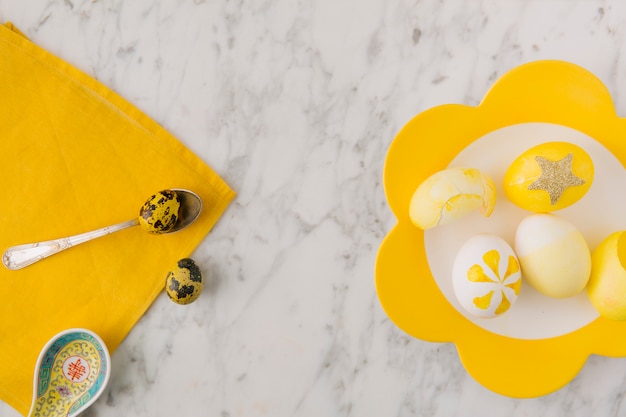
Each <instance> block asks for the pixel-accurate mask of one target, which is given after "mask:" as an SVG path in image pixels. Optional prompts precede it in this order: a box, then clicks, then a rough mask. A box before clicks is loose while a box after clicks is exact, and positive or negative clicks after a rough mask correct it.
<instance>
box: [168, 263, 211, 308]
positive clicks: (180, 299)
mask: <svg viewBox="0 0 626 417" xmlns="http://www.w3.org/2000/svg"><path fill="white" fill-rule="evenodd" d="M203 286H204V282H203V278H202V271H201V270H200V268H199V267H198V265H196V263H195V262H194V261H193V259H190V258H185V259H181V260H179V261H178V262H177V263H176V266H175V267H174V268H172V269H171V270H170V271H168V273H167V276H166V278H165V292H166V293H167V295H168V296H169V297H170V299H171V300H172V301H174V302H175V303H176V304H189V303H192V302H194V301H196V300H197V299H198V297H200V293H201V292H202V288H203Z"/></svg>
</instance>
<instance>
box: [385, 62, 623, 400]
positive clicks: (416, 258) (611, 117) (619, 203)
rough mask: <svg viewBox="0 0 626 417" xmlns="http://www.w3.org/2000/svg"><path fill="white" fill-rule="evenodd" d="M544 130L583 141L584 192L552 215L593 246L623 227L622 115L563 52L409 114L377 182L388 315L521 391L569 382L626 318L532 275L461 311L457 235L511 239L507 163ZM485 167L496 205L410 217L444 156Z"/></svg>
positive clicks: (508, 391) (616, 342)
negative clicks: (483, 90) (490, 313)
mask: <svg viewBox="0 0 626 417" xmlns="http://www.w3.org/2000/svg"><path fill="white" fill-rule="evenodd" d="M551 140H565V141H570V142H572V143H576V144H578V145H580V146H582V147H583V148H584V149H585V150H587V152H589V154H590V155H591V156H592V158H594V164H595V167H596V169H597V171H598V172H597V173H596V178H595V179H594V185H592V187H591V189H590V191H589V192H588V194H587V195H586V196H585V197H584V198H583V199H582V200H581V201H580V202H578V203H576V204H575V205H574V206H572V207H571V208H567V209H564V210H560V211H558V212H556V213H555V214H557V215H560V216H563V217H565V218H566V219H568V220H570V221H572V222H573V223H574V224H576V226H577V227H578V228H579V230H581V232H582V233H583V235H584V236H585V237H586V239H587V242H588V244H589V247H590V249H591V250H593V249H594V248H595V246H597V245H598V244H599V243H600V241H601V240H602V239H603V238H605V237H606V236H608V235H609V234H610V233H611V232H613V231H617V230H626V215H624V214H623V213H626V198H624V197H621V194H624V193H623V191H622V190H623V187H626V173H625V170H624V164H625V163H626V119H624V118H620V117H618V116H617V115H616V112H615V108H614V105H613V101H612V99H611V96H610V93H609V92H608V90H607V88H606V87H605V86H604V84H603V83H602V82H601V81H600V80H599V79H598V78H596V77H595V76H594V75H593V74H591V73H590V72H588V71H586V70H585V69H583V68H580V67H578V66H576V65H574V64H571V63H567V62H562V61H538V62H532V63H529V64H525V65H522V66H520V67H518V68H515V69H513V70H511V71H510V72H508V73H506V74H505V75H504V76H503V77H502V78H500V79H499V80H498V81H497V82H496V83H495V85H494V86H493V87H492V88H491V90H490V91H489V92H488V93H487V95H486V96H485V98H484V99H483V101H482V102H481V103H480V105H478V106H476V107H470V106H464V105H455V104H450V105H443V106H438V107H435V108H432V109H430V110H427V111H425V112H423V113H421V114H419V115H417V116H416V117H414V118H413V119H412V120H410V121H409V122H408V123H407V124H406V125H405V126H404V128H403V129H402V130H401V131H400V132H399V133H398V135H397V136H396V138H395V139H394V140H393V142H392V144H391V146H390V148H389V150H388V153H387V158H386V162H385V168H384V178H383V179H384V188H385V194H386V197H387V201H388V203H389V206H390V208H391V210H392V211H393V213H394V215H395V217H396V219H397V223H396V225H395V226H394V227H393V229H392V230H391V231H390V232H389V234H388V235H387V236H386V237H385V239H384V241H383V243H382V245H381V247H380V249H379V252H378V257H377V261H376V290H377V293H378V296H379V299H380V302H381V304H382V307H383V308H384V310H385V312H386V314H387V315H388V316H389V317H390V319H391V320H392V321H393V322H394V323H395V324H396V325H397V326H398V327H400V328H401V329H402V330H403V331H405V332H407V333H408V334H410V335H412V336H413V337H416V338H419V339H422V340H426V341H431V342H451V343H454V344H455V345H456V347H457V349H458V352H459V357H460V359H461V362H462V363H463V365H464V367H465V369H466V370H467V371H468V373H469V374H470V375H472V376H473V377H474V378H475V379H476V380H477V381H478V382H479V383H481V384H482V385H484V386H485V387H487V388H489V389H490V390H492V391H495V392H497V393H500V394H502V395H507V396H511V397H519V398H528V397H536V396H541V395H545V394H548V393H550V392H552V391H555V390H557V389H559V388H561V387H563V386H564V385H566V384H567V383H568V382H570V381H571V380H572V379H573V378H574V377H575V376H576V374H577V373H578V372H579V370H580V369H581V368H582V366H583V365H584V363H585V361H586V360H587V357H588V356H589V355H591V354H597V355H603V356H610V357H622V356H626V322H617V321H610V320H607V319H603V318H600V317H599V316H598V314H597V313H596V312H595V311H594V310H593V308H592V307H591V306H590V303H589V301H588V299H587V295H586V293H585V292H583V293H581V294H579V295H578V296H576V297H573V298H571V299H566V300H554V299H548V297H545V296H541V295H540V294H538V293H536V292H534V290H533V289H532V288H530V286H528V285H523V286H522V292H521V293H520V297H519V299H518V301H517V303H516V304H514V305H513V306H512V307H511V310H510V312H507V313H506V314H505V315H504V316H503V317H502V318H497V319H475V318H472V317H469V316H467V315H466V314H465V313H464V312H463V311H462V309H461V308H459V306H458V305H456V301H455V299H454V297H453V295H451V294H452V293H451V284H449V281H450V280H451V277H450V271H449V269H450V268H451V267H450V264H451V261H452V260H453V259H454V256H455V255H456V252H457V250H458V248H459V247H460V245H461V244H462V243H463V242H464V240H465V239H466V238H468V237H470V236H471V235H473V234H476V233H480V232H488V233H495V234H499V235H500V236H501V237H503V238H505V239H506V240H507V241H508V242H509V243H510V244H512V243H513V239H512V237H513V234H514V230H515V227H516V225H517V222H518V221H519V220H520V219H521V218H523V217H524V216H525V215H528V214H530V213H528V212H523V210H521V209H519V208H516V207H514V206H513V205H512V204H511V203H510V202H509V201H507V200H506V197H505V196H504V193H503V192H502V188H501V181H502V176H503V174H504V171H505V170H506V168H507V167H508V165H509V164H510V163H511V162H512V161H513V159H514V158H515V157H516V156H517V155H519V154H520V153H522V152H523V151H524V150H525V149H527V148H530V147H532V146H534V145H536V144H539V143H542V142H547V141H551ZM469 165H473V166H474V167H477V168H480V169H483V170H485V171H486V172H487V173H488V174H490V176H492V178H493V179H494V181H495V182H496V183H497V184H496V185H497V192H498V197H497V201H496V209H495V210H494V214H493V215H492V217H491V218H489V219H483V218H481V217H480V215H478V214H476V216H474V217H472V216H473V215H474V214H472V215H470V217H469V218H468V219H461V220H459V221H458V223H457V222H455V223H452V224H449V225H445V226H438V227H436V228H434V229H430V230H428V231H426V232H424V231H422V230H420V229H418V228H417V227H415V226H413V224H412V223H411V221H410V219H409V202H410V199H411V196H412V194H413V192H414V191H415V189H416V188H417V186H418V185H419V184H420V183H421V182H422V181H424V180H425V179H426V178H427V177H428V176H430V175H431V174H433V173H435V172H437V171H439V170H441V169H444V168H446V167H450V166H469Z"/></svg>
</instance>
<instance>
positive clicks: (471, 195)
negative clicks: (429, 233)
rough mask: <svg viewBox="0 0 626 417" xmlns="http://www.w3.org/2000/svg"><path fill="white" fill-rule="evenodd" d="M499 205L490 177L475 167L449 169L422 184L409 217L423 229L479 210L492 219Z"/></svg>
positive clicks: (410, 207) (411, 206)
mask: <svg viewBox="0 0 626 417" xmlns="http://www.w3.org/2000/svg"><path fill="white" fill-rule="evenodd" d="M495 204H496V191H495V185H494V183H493V181H492V180H491V178H489V176H487V175H486V174H485V173H483V172H482V171H480V170H478V169H475V168H448V169H444V170H442V171H438V172H436V173H435V174H433V175H431V176H430V177H428V178H427V179H426V180H424V182H422V183H421V184H420V185H419V186H418V187H417V189H416V190H415V192H414V193H413V196H412V197H411V202H410V206H409V217H410V218H411V221H412V222H413V224H415V226H417V227H419V228H420V229H424V230H426V229H430V228H432V227H435V226H437V225H440V224H446V223H450V222H452V221H454V220H456V219H458V218H461V217H463V216H465V215H466V214H468V213H470V212H472V211H474V210H476V209H478V210H479V211H480V212H481V213H482V214H483V215H484V216H485V217H489V216H490V215H491V213H492V212H493V208H494V205H495Z"/></svg>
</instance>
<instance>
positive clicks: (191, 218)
mask: <svg viewBox="0 0 626 417" xmlns="http://www.w3.org/2000/svg"><path fill="white" fill-rule="evenodd" d="M174 191H176V194H178V198H179V199H180V211H179V212H178V221H177V222H176V224H175V225H174V227H172V229H171V230H169V231H168V232H167V233H174V232H178V231H179V230H182V229H184V228H185V227H187V226H189V225H190V224H191V223H193V222H195V221H196V219H197V218H198V216H199V215H200V213H201V212H202V199H201V198H200V196H199V195H198V194H196V193H194V192H192V191H189V190H183V189H180V188H174Z"/></svg>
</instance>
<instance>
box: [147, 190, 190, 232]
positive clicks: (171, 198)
mask: <svg viewBox="0 0 626 417" xmlns="http://www.w3.org/2000/svg"><path fill="white" fill-rule="evenodd" d="M179 210H180V199H179V197H178V194H176V191H172V190H163V191H159V192H158V193H156V194H154V195H153V196H151V197H150V198H149V199H148V200H146V202H145V203H144V205H143V206H142V207H141V210H140V211H139V225H140V226H141V228H142V229H143V230H145V231H146V232H148V233H153V234H161V233H166V232H168V231H169V230H171V229H172V228H173V227H174V226H175V225H176V222H177V221H178V212H179Z"/></svg>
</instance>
